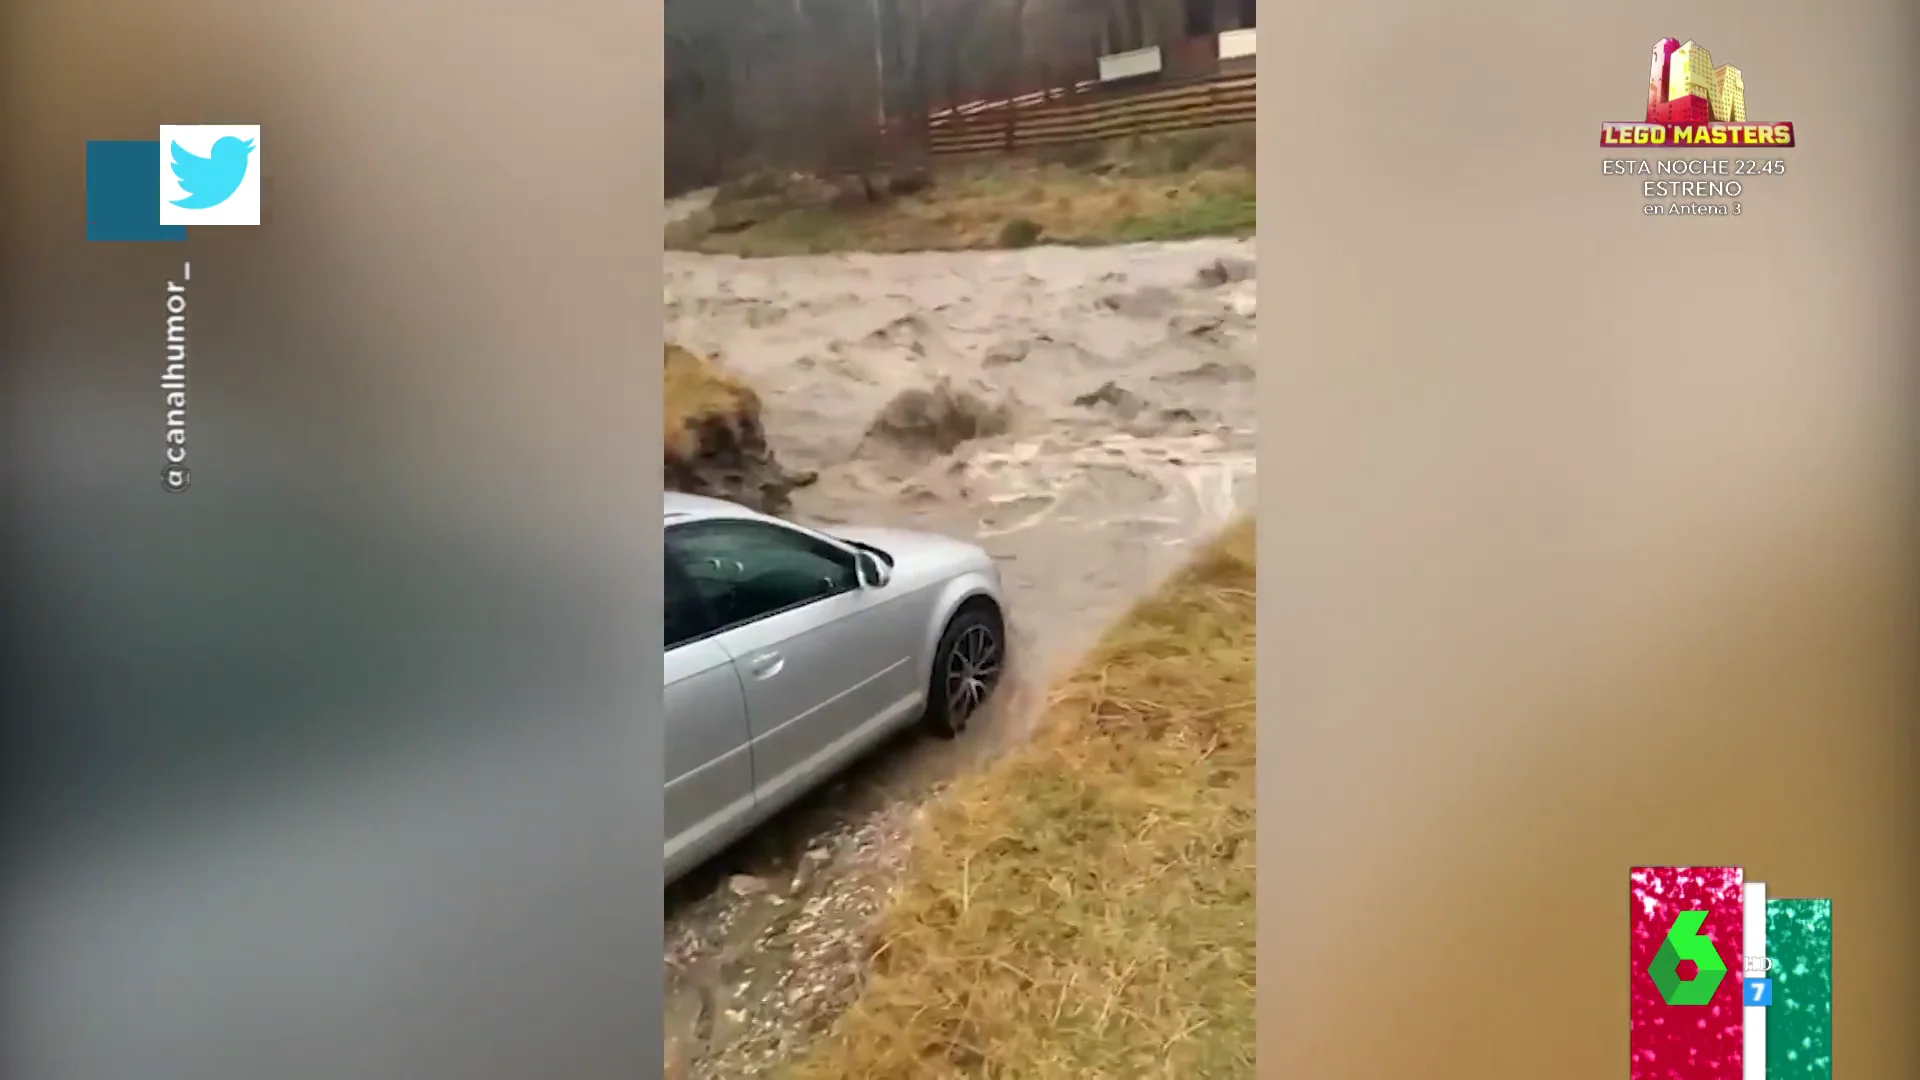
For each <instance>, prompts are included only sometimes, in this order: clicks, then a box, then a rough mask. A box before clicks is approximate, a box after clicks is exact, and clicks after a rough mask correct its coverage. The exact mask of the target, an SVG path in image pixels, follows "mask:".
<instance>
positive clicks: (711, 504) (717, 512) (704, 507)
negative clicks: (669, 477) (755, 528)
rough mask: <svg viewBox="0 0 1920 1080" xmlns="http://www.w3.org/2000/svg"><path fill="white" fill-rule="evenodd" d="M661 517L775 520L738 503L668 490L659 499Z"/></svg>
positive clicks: (673, 520)
mask: <svg viewBox="0 0 1920 1080" xmlns="http://www.w3.org/2000/svg"><path fill="white" fill-rule="evenodd" d="M661 502H662V504H663V509H664V511H665V512H664V514H663V517H664V519H665V521H666V522H667V523H669V524H670V523H673V522H676V521H700V520H704V519H708V518H745V519H747V520H749V521H767V520H777V519H773V518H769V517H768V516H767V515H766V514H762V513H760V512H759V511H757V510H750V509H748V508H747V507H744V506H741V505H740V504H739V503H733V502H728V501H727V500H725V499H716V498H713V497H712V496H710V495H689V494H687V493H686V492H684V491H669V492H667V493H666V497H665V498H664V499H662V500H661Z"/></svg>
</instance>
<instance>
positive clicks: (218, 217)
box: [159, 124, 262, 226]
mask: <svg viewBox="0 0 1920 1080" xmlns="http://www.w3.org/2000/svg"><path fill="white" fill-rule="evenodd" d="M159 150H160V155H159V157H160V162H159V164H160V224H161V225H187V226H194V225H258V224H260V186H261V180H262V177H261V162H260V126H259V125H258V124H162V125H160V146H159Z"/></svg>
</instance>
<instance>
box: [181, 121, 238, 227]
mask: <svg viewBox="0 0 1920 1080" xmlns="http://www.w3.org/2000/svg"><path fill="white" fill-rule="evenodd" d="M252 159H253V140H252V139H239V138H235V137H234V136H232V135H227V136H224V137H222V138H221V139H219V140H217V141H216V142H215V143H214V144H213V149H212V151H210V152H209V153H208V155H207V156H206V157H201V156H200V155H199V154H196V153H193V152H192V151H190V150H186V149H184V148H182V147H181V145H180V144H179V143H177V142H176V143H174V144H173V175H174V178H175V179H176V180H178V181H180V190H182V191H184V192H186V193H187V194H186V197H185V198H181V199H174V200H172V202H173V205H175V206H178V207H180V208H181V209H182V210H207V209H210V208H212V207H215V206H219V205H220V204H221V203H223V202H226V201H227V200H228V199H230V198H232V197H233V193H234V192H236V191H238V190H240V182H241V181H242V180H245V179H246V178H247V166H248V164H249V163H250V162H251V161H252Z"/></svg>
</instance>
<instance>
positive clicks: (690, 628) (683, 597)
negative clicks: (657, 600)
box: [662, 558, 714, 649]
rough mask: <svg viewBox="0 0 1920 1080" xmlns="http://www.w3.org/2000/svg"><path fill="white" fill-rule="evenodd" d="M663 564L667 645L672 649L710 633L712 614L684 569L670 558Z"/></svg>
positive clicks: (712, 621)
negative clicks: (664, 569) (664, 565)
mask: <svg viewBox="0 0 1920 1080" xmlns="http://www.w3.org/2000/svg"><path fill="white" fill-rule="evenodd" d="M666 564H667V565H666V590H665V601H666V602H665V603H664V604H663V605H662V607H663V609H664V610H665V613H666V627H665V629H666V633H665V635H664V636H665V639H666V646H667V648H669V649H671V648H673V647H674V646H676V645H684V644H686V643H687V642H689V641H692V640H693V639H695V638H697V637H702V636H704V635H706V634H708V633H711V632H712V631H713V629H714V615H713V611H712V609H711V608H709V607H708V606H707V601H706V598H705V597H703V596H701V595H700V589H699V587H698V586H697V585H695V584H694V582H693V578H691V577H689V576H688V575H687V571H686V568H685V567H683V566H681V565H680V563H679V561H678V560H676V559H673V558H668V559H667V560H666Z"/></svg>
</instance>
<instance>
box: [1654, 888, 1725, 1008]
mask: <svg viewBox="0 0 1920 1080" xmlns="http://www.w3.org/2000/svg"><path fill="white" fill-rule="evenodd" d="M1706 922H1707V913H1706V912H1704V911H1683V912H1681V913H1680V915H1679V917H1678V918H1676V919H1674V920H1673V928H1672V929H1671V930H1668V931H1667V940H1665V941H1663V942H1661V943H1660V951H1659V952H1657V953H1655V954H1654V956H1653V963H1651V964H1648V965H1647V975H1648V976H1649V977H1650V978H1652V979H1653V985H1655V986H1657V987H1659V988H1660V997H1661V999H1662V1000H1664V1001H1665V1002H1666V1003H1667V1004H1669V1005H1705V1004H1706V1003H1707V1002H1709V1001H1712V1000H1713V992H1714V991H1715V990H1718V989H1719V988H1720V980H1721V979H1722V978H1723V977H1725V975H1726V974H1727V965H1726V964H1725V963H1724V962H1723V961H1722V960H1721V959H1720V952H1719V950H1717V949H1715V948H1714V947H1713V942H1712V941H1711V940H1710V939H1708V938H1707V937H1706V936H1705V935H1704V934H1702V933H1700V928H1701V927H1702V926H1705V925H1706ZM1682 960H1691V961H1693V964H1694V967H1695V968H1696V969H1697V970H1696V971H1695V972H1694V976H1693V978H1691V979H1682V978H1681V977H1680V961H1682Z"/></svg>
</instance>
